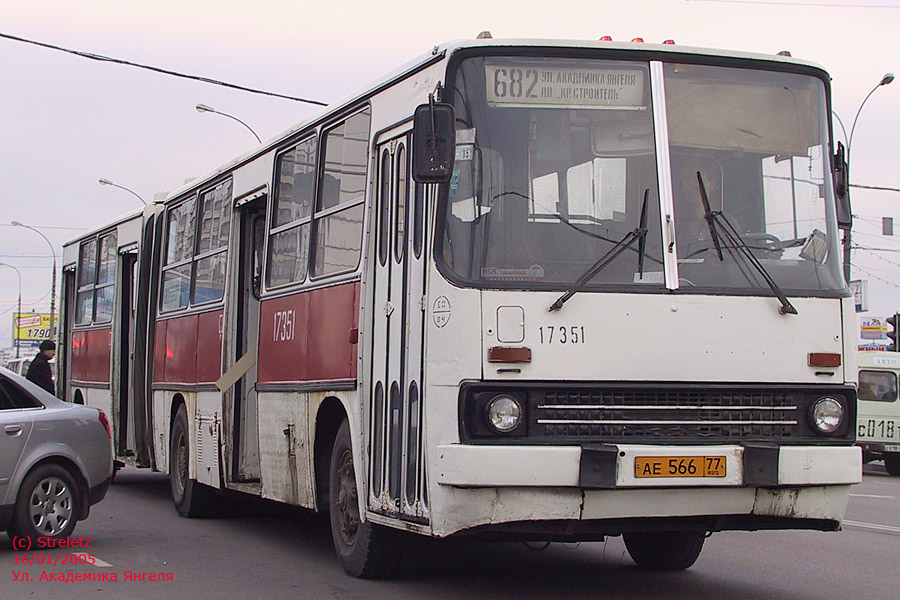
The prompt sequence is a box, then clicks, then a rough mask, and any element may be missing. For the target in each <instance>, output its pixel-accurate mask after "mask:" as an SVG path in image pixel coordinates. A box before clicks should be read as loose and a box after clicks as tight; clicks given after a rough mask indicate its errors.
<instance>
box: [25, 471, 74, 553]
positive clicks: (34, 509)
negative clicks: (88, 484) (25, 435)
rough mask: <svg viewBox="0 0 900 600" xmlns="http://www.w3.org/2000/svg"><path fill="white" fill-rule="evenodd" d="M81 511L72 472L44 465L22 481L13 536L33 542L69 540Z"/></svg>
mask: <svg viewBox="0 0 900 600" xmlns="http://www.w3.org/2000/svg"><path fill="white" fill-rule="evenodd" d="M81 509H82V506H81V493H80V491H79V489H78V484H77V483H75V479H74V478H73V477H72V475H71V474H70V473H69V471H67V470H66V469H65V468H64V467H62V466H60V465H56V464H43V465H40V466H38V467H37V468H35V469H34V470H33V471H31V472H30V473H29V474H28V475H26V476H25V479H24V480H22V486H21V487H20V488H19V495H18V497H17V498H16V508H15V514H14V516H13V521H12V523H11V525H10V532H11V533H12V534H13V535H16V536H20V537H29V538H32V539H35V538H39V537H43V538H53V539H59V538H65V537H69V536H70V535H71V534H72V531H73V530H74V529H75V523H76V522H77V520H78V515H79V514H81Z"/></svg>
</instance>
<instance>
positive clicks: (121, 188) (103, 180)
mask: <svg viewBox="0 0 900 600" xmlns="http://www.w3.org/2000/svg"><path fill="white" fill-rule="evenodd" d="M97 181H98V182H99V183H100V185H111V186H113V187H117V188H119V189H120V190H125V191H126V192H128V193H130V194H133V195H134V197H135V198H137V199H138V200H140V201H141V202H143V203H144V206H147V201H146V200H144V199H143V198H141V197H140V196H139V195H138V193H137V192H135V191H134V190H130V189H128V188H127V187H125V186H124V185H119V184H118V183H113V182H112V181H110V180H109V179H104V178H102V177H101V178H100V179H98V180H97Z"/></svg>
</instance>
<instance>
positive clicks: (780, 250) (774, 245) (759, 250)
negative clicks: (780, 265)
mask: <svg viewBox="0 0 900 600" xmlns="http://www.w3.org/2000/svg"><path fill="white" fill-rule="evenodd" d="M741 239H742V240H744V243H746V244H747V247H749V248H750V251H751V252H753V254H755V255H763V256H766V257H768V258H773V257H774V258H779V257H781V255H782V254H784V244H783V243H782V241H781V238H779V237H778V236H775V235H772V234H771V233H764V232H750V233H742V234H741Z"/></svg>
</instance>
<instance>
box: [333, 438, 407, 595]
mask: <svg viewBox="0 0 900 600" xmlns="http://www.w3.org/2000/svg"><path fill="white" fill-rule="evenodd" d="M328 497H329V499H328V508H329V513H330V514H329V516H330V519H331V537H332V538H333V539H334V549H335V551H336V552H337V555H338V558H339V559H340V561H341V566H342V567H344V570H345V571H347V573H349V574H351V575H353V576H354V577H362V578H365V579H380V578H384V577H389V576H390V575H392V574H393V573H394V571H395V570H396V567H397V564H398V562H399V557H398V550H399V546H398V545H397V543H396V532H395V531H393V530H391V529H388V528H386V527H382V526H379V525H375V524H374V523H372V522H371V521H366V522H362V520H361V519H360V514H359V502H358V492H357V488H356V469H355V467H354V463H353V448H352V445H351V443H350V426H349V424H348V423H347V421H344V422H343V423H342V424H341V427H340V429H338V432H337V437H336V438H335V440H334V447H333V449H332V452H331V468H330V469H329V477H328Z"/></svg>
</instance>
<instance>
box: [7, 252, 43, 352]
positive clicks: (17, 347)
mask: <svg viewBox="0 0 900 600" xmlns="http://www.w3.org/2000/svg"><path fill="white" fill-rule="evenodd" d="M0 267H9V268H10V269H12V270H13V271H15V272H16V275H18V276H19V307H18V308H17V309H16V310H17V311H18V314H17V315H16V319H15V322H14V323H13V343H14V344H15V345H16V358H19V340H17V339H16V330H17V329H19V319H21V318H22V273H21V272H20V271H19V269H17V268H15V267H14V266H12V265H8V264H6V263H3V262H0ZM50 326H51V327H53V322H52V321H51V323H50Z"/></svg>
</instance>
